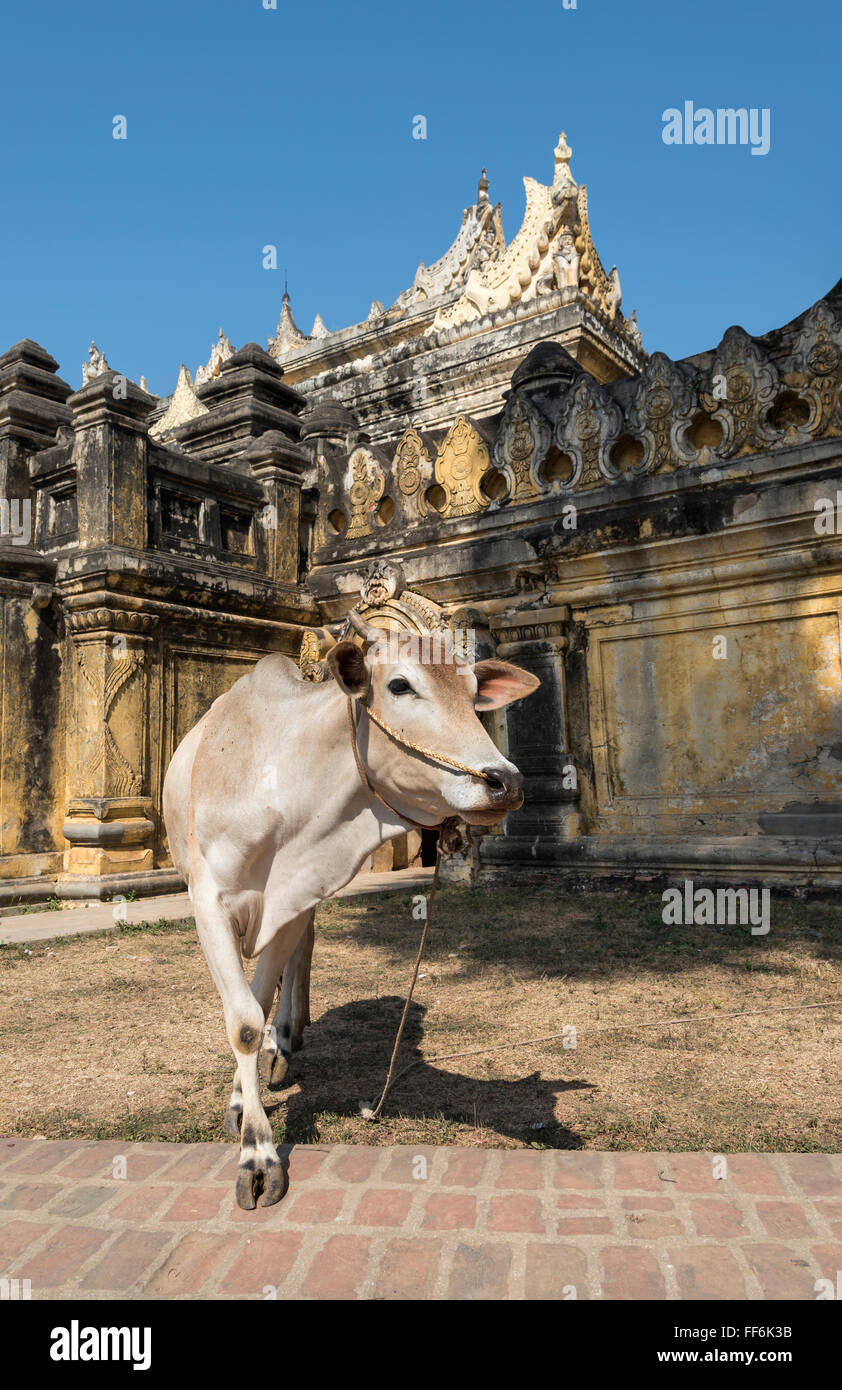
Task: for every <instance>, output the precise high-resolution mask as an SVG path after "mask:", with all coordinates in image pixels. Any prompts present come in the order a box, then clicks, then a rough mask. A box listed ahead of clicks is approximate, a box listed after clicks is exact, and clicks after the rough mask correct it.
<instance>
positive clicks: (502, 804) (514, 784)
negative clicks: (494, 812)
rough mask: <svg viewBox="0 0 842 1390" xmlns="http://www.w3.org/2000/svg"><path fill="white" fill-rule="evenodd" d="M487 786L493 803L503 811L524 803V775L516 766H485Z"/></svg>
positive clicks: (515, 808)
mask: <svg viewBox="0 0 842 1390" xmlns="http://www.w3.org/2000/svg"><path fill="white" fill-rule="evenodd" d="M482 771H483V775H484V777H485V787H486V791H487V792H488V795H489V796H490V797H491V801H492V804H493V805H494V806H495V807H499V808H500V810H502V811H516V810H517V809H518V807H519V806H522V805H523V776H522V774H521V773H520V772H518V770H517V768H516V767H512V768H508V767H484V768H483V770H482Z"/></svg>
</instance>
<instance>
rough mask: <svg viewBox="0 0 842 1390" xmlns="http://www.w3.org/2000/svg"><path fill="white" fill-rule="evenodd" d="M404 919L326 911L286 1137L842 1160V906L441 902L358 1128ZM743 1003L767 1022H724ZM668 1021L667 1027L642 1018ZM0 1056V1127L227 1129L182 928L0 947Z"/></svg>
mask: <svg viewBox="0 0 842 1390" xmlns="http://www.w3.org/2000/svg"><path fill="white" fill-rule="evenodd" d="M411 906H412V899H411V898H410V896H409V895H408V894H400V895H398V894H396V895H395V896H381V897H377V898H369V899H365V898H354V899H346V900H343V901H333V902H330V903H326V904H323V905H322V907H321V908H320V909H319V912H318V914H317V939H316V952H315V957H314V968H313V987H312V998H313V1002H312V1014H313V1023H312V1025H311V1027H310V1028H309V1029H308V1030H307V1032H306V1034H305V1046H304V1049H303V1051H302V1052H300V1053H297V1054H296V1055H295V1057H294V1058H293V1064H292V1070H291V1073H290V1078H289V1080H290V1085H289V1087H288V1088H287V1089H285V1090H282V1091H276V1092H264V1095H265V1098H266V1102H267V1110H268V1113H269V1114H270V1117H271V1118H272V1121H273V1125H274V1128H275V1132H276V1137H277V1139H278V1141H282V1140H285V1141H288V1142H296V1141H298V1142H314V1141H317V1140H321V1141H324V1142H331V1143H334V1142H346V1143H355V1142H356V1143H367V1144H372V1143H384V1144H388V1143H418V1144H421V1143H425V1142H426V1143H450V1144H469V1145H477V1144H486V1143H487V1144H489V1145H494V1146H504V1147H520V1146H523V1145H533V1146H548V1147H553V1148H595V1149H627V1148H632V1149H635V1148H637V1149H662V1150H667V1149H669V1150H677V1149H712V1150H714V1151H717V1152H730V1151H736V1150H751V1149H754V1150H767V1151H768V1150H775V1149H778V1150H807V1149H813V1150H821V1149H826V1150H838V1149H839V1148H840V1143H842V1119H840V1116H842V1103H840V1081H839V1078H840V1071H842V1066H840V1063H842V912H840V910H839V909H838V908H837V907H835V906H833V905H829V904H827V903H811V904H806V903H801V902H797V901H793V900H788V899H783V898H776V897H774V896H773V899H772V926H771V931H770V932H769V934H768V935H767V936H752V935H751V933H750V931H749V929H748V928H747V927H746V928H742V927H737V926H733V927H708V926H689V927H673V926H669V927H668V926H664V925H663V923H662V921H661V900H660V896H659V895H654V894H650V895H648V896H637V895H625V894H619V895H614V894H599V895H595V896H583V895H577V896H576V898H575V901H571V899H570V898H569V897H567V898H565V897H564V896H563V895H560V894H557V893H554V892H552V891H549V890H533V889H527V888H524V889H523V890H522V891H517V890H510V891H506V892H501V891H499V890H495V891H494V892H478V893H469V892H467V891H463V890H451V891H447V892H442V894H441V896H440V898H439V902H438V904H437V907H436V914H435V919H434V921H433V924H432V927H431V933H430V941H429V945H428V952H427V956H426V959H425V961H424V964H423V965H422V967H421V978H420V979H419V982H418V986H417V989H416V994H415V1000H414V1002H413V1005H412V1010H411V1013H410V1017H409V1021H408V1024H407V1031H406V1034H405V1038H404V1044H403V1050H402V1057H401V1065H406V1063H408V1062H409V1061H413V1060H418V1061H419V1065H417V1066H415V1067H414V1068H413V1069H412V1070H411V1071H409V1073H408V1074H407V1075H406V1076H405V1077H403V1078H402V1079H401V1081H400V1082H399V1083H398V1085H397V1086H396V1088H395V1089H394V1090H393V1092H392V1094H391V1096H390V1099H389V1101H388V1103H387V1113H386V1117H385V1118H384V1119H383V1120H381V1122H380V1123H379V1124H376V1125H373V1124H370V1123H367V1122H366V1121H365V1120H363V1119H362V1117H361V1115H360V1113H359V1103H360V1102H361V1101H363V1102H370V1101H371V1100H372V1099H374V1098H375V1097H376V1096H377V1095H378V1094H379V1092H380V1089H381V1087H382V1084H383V1080H384V1076H385V1071H386V1066H387V1063H388V1059H389V1055H390V1052H391V1047H392V1043H393V1040H394V1034H395V1029H396V1026H397V1022H398V1018H399V1015H400V1010H401V1007H402V1002H403V993H402V992H403V990H404V989H405V987H406V985H407V984H408V980H409V976H410V973H411V967H412V961H413V959H414V954H415V951H416V948H417V943H418V935H419V931H420V923H419V922H417V921H415V920H413V917H412V911H411ZM827 1000H834V1001H837V1002H836V1003H835V1005H831V1006H829V1007H825V1008H821V1009H810V1008H808V1007H807V1006H809V1005H815V1004H819V1003H823V1002H824V1001H827ZM784 1009H786V1010H788V1011H783V1010H784ZM746 1010H760V1011H762V1012H761V1013H759V1014H752V1015H751V1016H749V1017H743V1018H729V1017H728V1016H727V1015H729V1014H731V1013H735V1012H739V1011H746ZM702 1014H704V1015H708V1014H711V1015H713V1016H714V1017H713V1019H712V1020H711V1021H698V1022H696V1021H693V1016H697V1015H702ZM662 1019H671V1020H680V1021H673V1022H670V1023H660V1022H659V1023H657V1026H654V1027H641V1026H639V1025H641V1024H644V1023H649V1022H651V1021H653V1020H662ZM571 1028H572V1029H575V1030H576V1031H575V1034H574V1033H572V1032H570V1031H569V1030H570V1029H571ZM564 1029H567V1030H568V1032H567V1035H566V1037H565V1039H556V1040H555V1041H551V1042H545V1043H540V1044H537V1045H530V1046H520V1047H518V1044H519V1043H523V1042H524V1040H527V1039H531V1038H535V1037H541V1036H543V1035H545V1034H548V1033H550V1034H553V1033H560V1032H562V1030H564ZM565 1043H566V1044H567V1045H565ZM573 1043H575V1046H572V1045H571V1044H573ZM482 1048H488V1049H491V1048H493V1049H494V1050H493V1051H488V1052H487V1053H486V1054H485V1055H479V1056H476V1055H475V1056H469V1057H463V1058H460V1059H451V1060H441V1061H431V1060H430V1059H431V1058H433V1057H434V1056H436V1057H441V1055H442V1054H449V1053H452V1052H461V1051H464V1050H469V1049H482ZM0 1052H1V1053H2V1057H3V1064H2V1065H3V1083H4V1084H3V1086H2V1089H1V1090H0V1133H2V1134H5V1135H13V1134H16V1135H28V1136H32V1135H43V1136H46V1137H48V1138H59V1137H90V1138H123V1139H170V1140H182V1141H188V1140H210V1139H220V1138H223V1137H224V1134H223V1131H222V1128H221V1121H222V1115H223V1111H224V1108H225V1104H226V1101H227V1096H228V1092H229V1089H230V1083H231V1078H232V1073H233V1063H232V1059H231V1056H230V1053H229V1051H228V1048H227V1044H226V1041H225V1036H224V1032H223V1027H222V1012H221V1006H220V1004H219V1001H218V999H217V996H216V994H215V992H214V990H213V987H212V985H211V982H210V979H209V977H208V973H207V970H206V967H205V964H204V960H203V958H202V954H201V950H200V948H199V946H198V943H197V940H196V936H195V932H194V930H193V929H192V928H185V927H184V926H183V925H178V926H172V925H170V924H168V923H166V922H160V923H155V924H149V925H143V926H140V927H127V926H124V927H122V928H120V929H119V931H117V932H109V933H107V934H102V935H97V936H88V937H85V938H81V939H75V938H66V939H62V940H58V941H55V942H46V943H39V944H37V945H35V946H33V947H32V948H31V950H27V949H26V948H23V947H3V948H0Z"/></svg>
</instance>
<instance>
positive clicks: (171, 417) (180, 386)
mask: <svg viewBox="0 0 842 1390" xmlns="http://www.w3.org/2000/svg"><path fill="white" fill-rule="evenodd" d="M209 414H210V411H209V410H208V408H207V406H206V405H203V404H202V402H201V401H200V400H199V397H198V396H197V395H196V392H195V391H194V389H193V378H192V377H191V375H190V371H189V369H188V368H187V367H185V365H184V363H183V362H182V364H181V367H180V369H179V373H178V381H177V383H176V388H175V390H174V392H173V394H172V396H171V398H170V403H169V405H168V406H167V408H166V410H165V411H164V414H163V415H162V416H161V418H160V420H156V421H155V423H154V424H152V425H150V426H149V433H150V434H151V436H152V438H153V439H167V438H168V437H169V436H171V435H172V433H173V432H174V430H175V429H176V427H177V426H178V425H184V424H186V423H187V421H188V420H196V419H198V417H199V416H200V415H209Z"/></svg>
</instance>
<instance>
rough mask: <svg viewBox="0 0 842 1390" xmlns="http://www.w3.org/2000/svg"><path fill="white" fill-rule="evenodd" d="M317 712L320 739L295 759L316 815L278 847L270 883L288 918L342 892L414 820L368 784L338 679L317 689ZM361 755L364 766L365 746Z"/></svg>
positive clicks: (316, 721)
mask: <svg viewBox="0 0 842 1390" xmlns="http://www.w3.org/2000/svg"><path fill="white" fill-rule="evenodd" d="M312 713H313V715H314V716H315V718H314V727H316V728H317V729H318V734H319V736H318V738H316V739H311V740H308V742H307V744H306V746H305V747H302V748H299V749H297V759H296V761H297V773H298V775H299V776H300V777H302V776H303V778H304V781H305V783H306V784H307V786H308V797H307V800H308V801H309V802H310V804H311V806H312V810H311V813H310V816H309V818H308V820H307V821H306V822H305V823H304V824H302V825H301V826H300V827H298V829H297V832H296V833H295V834H294V835H293V836H292V838H291V839H289V840H286V841H283V842H282V843H281V844H280V845H279V847H278V851H277V854H276V856H275V859H274V862H273V865H272V868H271V871H270V883H269V884H267V892H268V893H270V894H271V896H273V897H274V896H275V894H278V895H279V898H277V899H276V903H277V906H278V907H280V905H281V901H283V909H282V912H283V916H284V917H289V916H292V915H294V914H296V913H300V912H304V911H306V910H307V909H309V908H310V907H313V906H314V905H315V904H316V903H318V902H320V901H321V900H322V899H323V898H327V897H330V896H331V895H332V894H333V893H336V892H338V891H339V890H340V889H341V888H344V887H345V885H346V884H347V883H349V882H350V880H351V879H352V878H354V876H355V875H356V874H357V873H358V872H359V870H360V869H361V868H362V865H363V864H364V863H365V861H366V859H368V858H369V856H370V855H371V854H373V853H374V851H375V850H376V849H379V847H380V846H381V845H383V844H385V843H386V841H387V840H394V839H396V838H397V836H398V835H402V834H404V833H405V832H406V831H407V829H409V828H410V827H411V825H412V824H413V823H414V822H412V821H411V820H409V823H408V820H407V819H404V818H403V817H402V816H401V815H399V814H398V812H397V811H392V810H390V809H389V808H387V807H386V806H384V805H382V804H381V803H380V802H379V801H377V800H376V798H375V797H374V796H373V795H372V793H371V791H370V790H369V789H368V788H367V787H366V786H365V785H364V783H363V781H362V778H361V777H360V773H359V769H358V768H357V765H356V762H355V760H354V754H353V749H352V747H351V738H350V734H349V731H348V715H347V703H346V699H345V696H344V695H342V693H341V691H340V690H339V689H338V688H337V687H336V686H335V685H334V684H333V683H332V682H331V684H330V685H329V686H328V685H325V686H317V687H316V688H315V690H314V692H313V706H312ZM326 749H329V750H330V757H329V759H327V760H326V759H325V750H326ZM360 754H361V757H362V759H363V762H364V763H365V757H366V749H365V746H364V747H363V748H362V749H361V750H360ZM369 777H370V781H371V782H372V784H373V785H374V786H376V776H374V775H373V774H372V773H371V772H369ZM424 819H427V818H426V817H425V818H424ZM266 925H267V927H268V926H269V924H268V923H267V924H266ZM262 935H263V933H261V936H262Z"/></svg>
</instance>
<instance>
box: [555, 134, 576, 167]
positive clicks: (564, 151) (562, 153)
mask: <svg viewBox="0 0 842 1390" xmlns="http://www.w3.org/2000/svg"><path fill="white" fill-rule="evenodd" d="M553 153H554V157H555V165H556V170H555V171H556V178H558V177H559V175H561V174H562V170H563V171H564V173H565V174H566V173H569V170H568V167H567V166H568V165H569V163H570V156H571V155H572V153H573V151H572V150H571V148H570V146H569V145H568V143H567V136H566V135H565V133H564V131H562V132H561V134H560V135H559V137H558V144H557V145H556V147H555V150H554V152H553Z"/></svg>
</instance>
